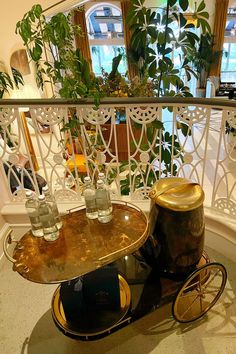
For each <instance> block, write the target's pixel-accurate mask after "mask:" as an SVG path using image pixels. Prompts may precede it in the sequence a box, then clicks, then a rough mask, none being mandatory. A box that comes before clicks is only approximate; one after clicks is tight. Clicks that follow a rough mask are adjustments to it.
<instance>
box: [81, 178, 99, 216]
mask: <svg viewBox="0 0 236 354" xmlns="http://www.w3.org/2000/svg"><path fill="white" fill-rule="evenodd" d="M84 183H85V187H84V201H85V206H86V216H87V218H89V219H97V217H98V211H97V205H96V197H95V188H94V187H93V185H92V181H91V178H90V177H85V179H84Z"/></svg>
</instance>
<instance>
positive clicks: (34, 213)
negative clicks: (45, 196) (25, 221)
mask: <svg viewBox="0 0 236 354" xmlns="http://www.w3.org/2000/svg"><path fill="white" fill-rule="evenodd" d="M26 198H27V200H26V202H25V208H26V210H27V213H28V216H29V219H30V223H31V229H32V234H33V235H34V236H36V237H42V236H43V227H42V223H41V221H40V218H39V214H38V205H39V203H38V200H37V199H36V197H35V194H34V193H33V192H32V191H27V192H26Z"/></svg>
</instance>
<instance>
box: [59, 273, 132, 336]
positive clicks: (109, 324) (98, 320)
mask: <svg viewBox="0 0 236 354" xmlns="http://www.w3.org/2000/svg"><path fill="white" fill-rule="evenodd" d="M118 279H119V287H120V308H119V309H117V310H113V311H111V310H100V311H99V310H98V311H94V312H91V313H90V315H89V317H90V318H89V319H88V318H87V322H88V323H87V326H86V324H85V322H86V321H84V320H83V318H82V319H80V314H79V313H78V321H76V322H73V323H70V322H69V321H67V319H66V316H65V313H64V309H63V306H62V303H61V299H60V286H59V287H58V288H57V289H56V291H55V293H54V295H53V299H52V316H53V319H54V321H55V323H56V324H57V325H58V327H59V328H60V329H61V330H62V331H63V332H64V333H65V334H70V335H72V336H76V337H84V338H85V339H86V338H87V337H91V336H98V335H101V334H103V333H109V331H111V329H112V328H114V327H115V326H117V325H118V324H119V323H120V322H121V321H122V319H123V318H124V317H125V315H126V314H127V312H128V310H129V308H130V304H131V292H130V288H129V285H128V283H127V282H126V280H125V279H124V278H123V277H122V276H121V275H120V274H118Z"/></svg>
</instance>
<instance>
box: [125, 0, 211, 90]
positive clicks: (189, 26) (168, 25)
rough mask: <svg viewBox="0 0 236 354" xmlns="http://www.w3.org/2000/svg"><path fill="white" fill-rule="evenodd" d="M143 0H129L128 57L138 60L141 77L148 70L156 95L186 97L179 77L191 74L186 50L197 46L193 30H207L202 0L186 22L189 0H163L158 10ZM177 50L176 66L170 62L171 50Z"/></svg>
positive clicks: (189, 76) (208, 31)
mask: <svg viewBox="0 0 236 354" xmlns="http://www.w3.org/2000/svg"><path fill="white" fill-rule="evenodd" d="M144 4H145V0H133V1H132V6H131V8H130V11H129V15H128V18H127V21H128V23H129V26H130V29H131V31H132V32H133V34H132V38H131V56H132V57H133V58H135V60H136V62H137V63H138V68H139V74H140V76H141V77H142V76H143V75H145V73H146V72H148V76H149V77H150V78H152V79H153V80H154V81H155V83H156V87H157V96H169V95H170V96H175V95H184V96H189V95H190V93H189V89H188V87H187V86H185V85H184V82H183V80H182V79H181V76H182V77H183V75H185V76H186V77H187V80H188V81H189V80H190V79H191V75H194V72H193V70H192V69H191V65H190V64H191V60H190V59H189V57H188V53H189V51H192V49H193V48H195V47H197V45H198V43H199V41H200V38H199V36H198V35H197V34H196V33H195V32H194V30H195V29H198V28H199V29H201V31H202V33H203V34H205V33H210V31H211V29H210V26H209V24H208V22H207V20H208V18H209V14H208V13H207V12H206V11H205V3H204V0H203V1H202V2H201V3H200V4H199V6H198V7H197V9H196V11H195V12H194V13H193V14H192V16H191V17H192V20H193V21H195V22H193V21H191V22H189V21H188V20H187V19H186V17H185V14H184V12H185V11H187V10H188V8H189V0H167V5H166V7H164V8H161V9H157V10H155V9H153V8H148V7H146V6H145V5H144ZM174 50H178V53H179V58H180V65H179V66H177V65H176V64H175V63H174V61H173V58H172V57H173V55H172V54H173V51H174Z"/></svg>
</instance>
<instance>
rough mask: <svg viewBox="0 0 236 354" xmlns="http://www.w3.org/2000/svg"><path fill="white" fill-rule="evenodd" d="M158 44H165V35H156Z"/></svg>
mask: <svg viewBox="0 0 236 354" xmlns="http://www.w3.org/2000/svg"><path fill="white" fill-rule="evenodd" d="M158 43H159V44H164V43H165V33H164V32H159V34H158Z"/></svg>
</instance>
